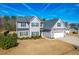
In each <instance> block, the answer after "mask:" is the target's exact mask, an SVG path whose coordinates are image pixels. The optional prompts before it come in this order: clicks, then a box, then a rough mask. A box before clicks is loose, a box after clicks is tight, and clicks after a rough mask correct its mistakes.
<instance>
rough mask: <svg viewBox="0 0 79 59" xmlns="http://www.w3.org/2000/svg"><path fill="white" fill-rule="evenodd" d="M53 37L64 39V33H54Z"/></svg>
mask: <svg viewBox="0 0 79 59" xmlns="http://www.w3.org/2000/svg"><path fill="white" fill-rule="evenodd" d="M54 37H55V38H63V37H64V33H54Z"/></svg>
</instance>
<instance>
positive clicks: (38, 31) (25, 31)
mask: <svg viewBox="0 0 79 59" xmlns="http://www.w3.org/2000/svg"><path fill="white" fill-rule="evenodd" d="M16 32H17V36H18V37H19V38H23V37H31V36H40V35H41V36H43V37H44V36H45V37H48V38H62V37H64V36H65V24H64V22H63V21H62V20H61V19H57V18H56V19H52V20H46V21H42V20H40V19H39V18H38V17H36V16H18V17H17V21H16Z"/></svg>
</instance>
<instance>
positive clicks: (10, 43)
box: [0, 34, 17, 49]
mask: <svg viewBox="0 0 79 59" xmlns="http://www.w3.org/2000/svg"><path fill="white" fill-rule="evenodd" d="M16 44H17V36H16V35H15V34H12V35H7V36H2V37H1V38H0V47H1V48H2V49H9V48H11V47H14V46H16Z"/></svg>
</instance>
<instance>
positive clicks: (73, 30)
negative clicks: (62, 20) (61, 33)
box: [69, 28, 78, 33]
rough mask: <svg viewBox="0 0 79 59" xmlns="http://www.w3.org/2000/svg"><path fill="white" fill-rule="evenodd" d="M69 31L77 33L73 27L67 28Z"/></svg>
mask: <svg viewBox="0 0 79 59" xmlns="http://www.w3.org/2000/svg"><path fill="white" fill-rule="evenodd" d="M69 32H70V33H73V32H75V33H78V30H77V29H75V28H70V29H69Z"/></svg>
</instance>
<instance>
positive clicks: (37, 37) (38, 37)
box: [31, 36, 42, 40]
mask: <svg viewBox="0 0 79 59" xmlns="http://www.w3.org/2000/svg"><path fill="white" fill-rule="evenodd" d="M31 38H33V39H35V40H36V39H40V38H42V37H41V36H32V37H31Z"/></svg>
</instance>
